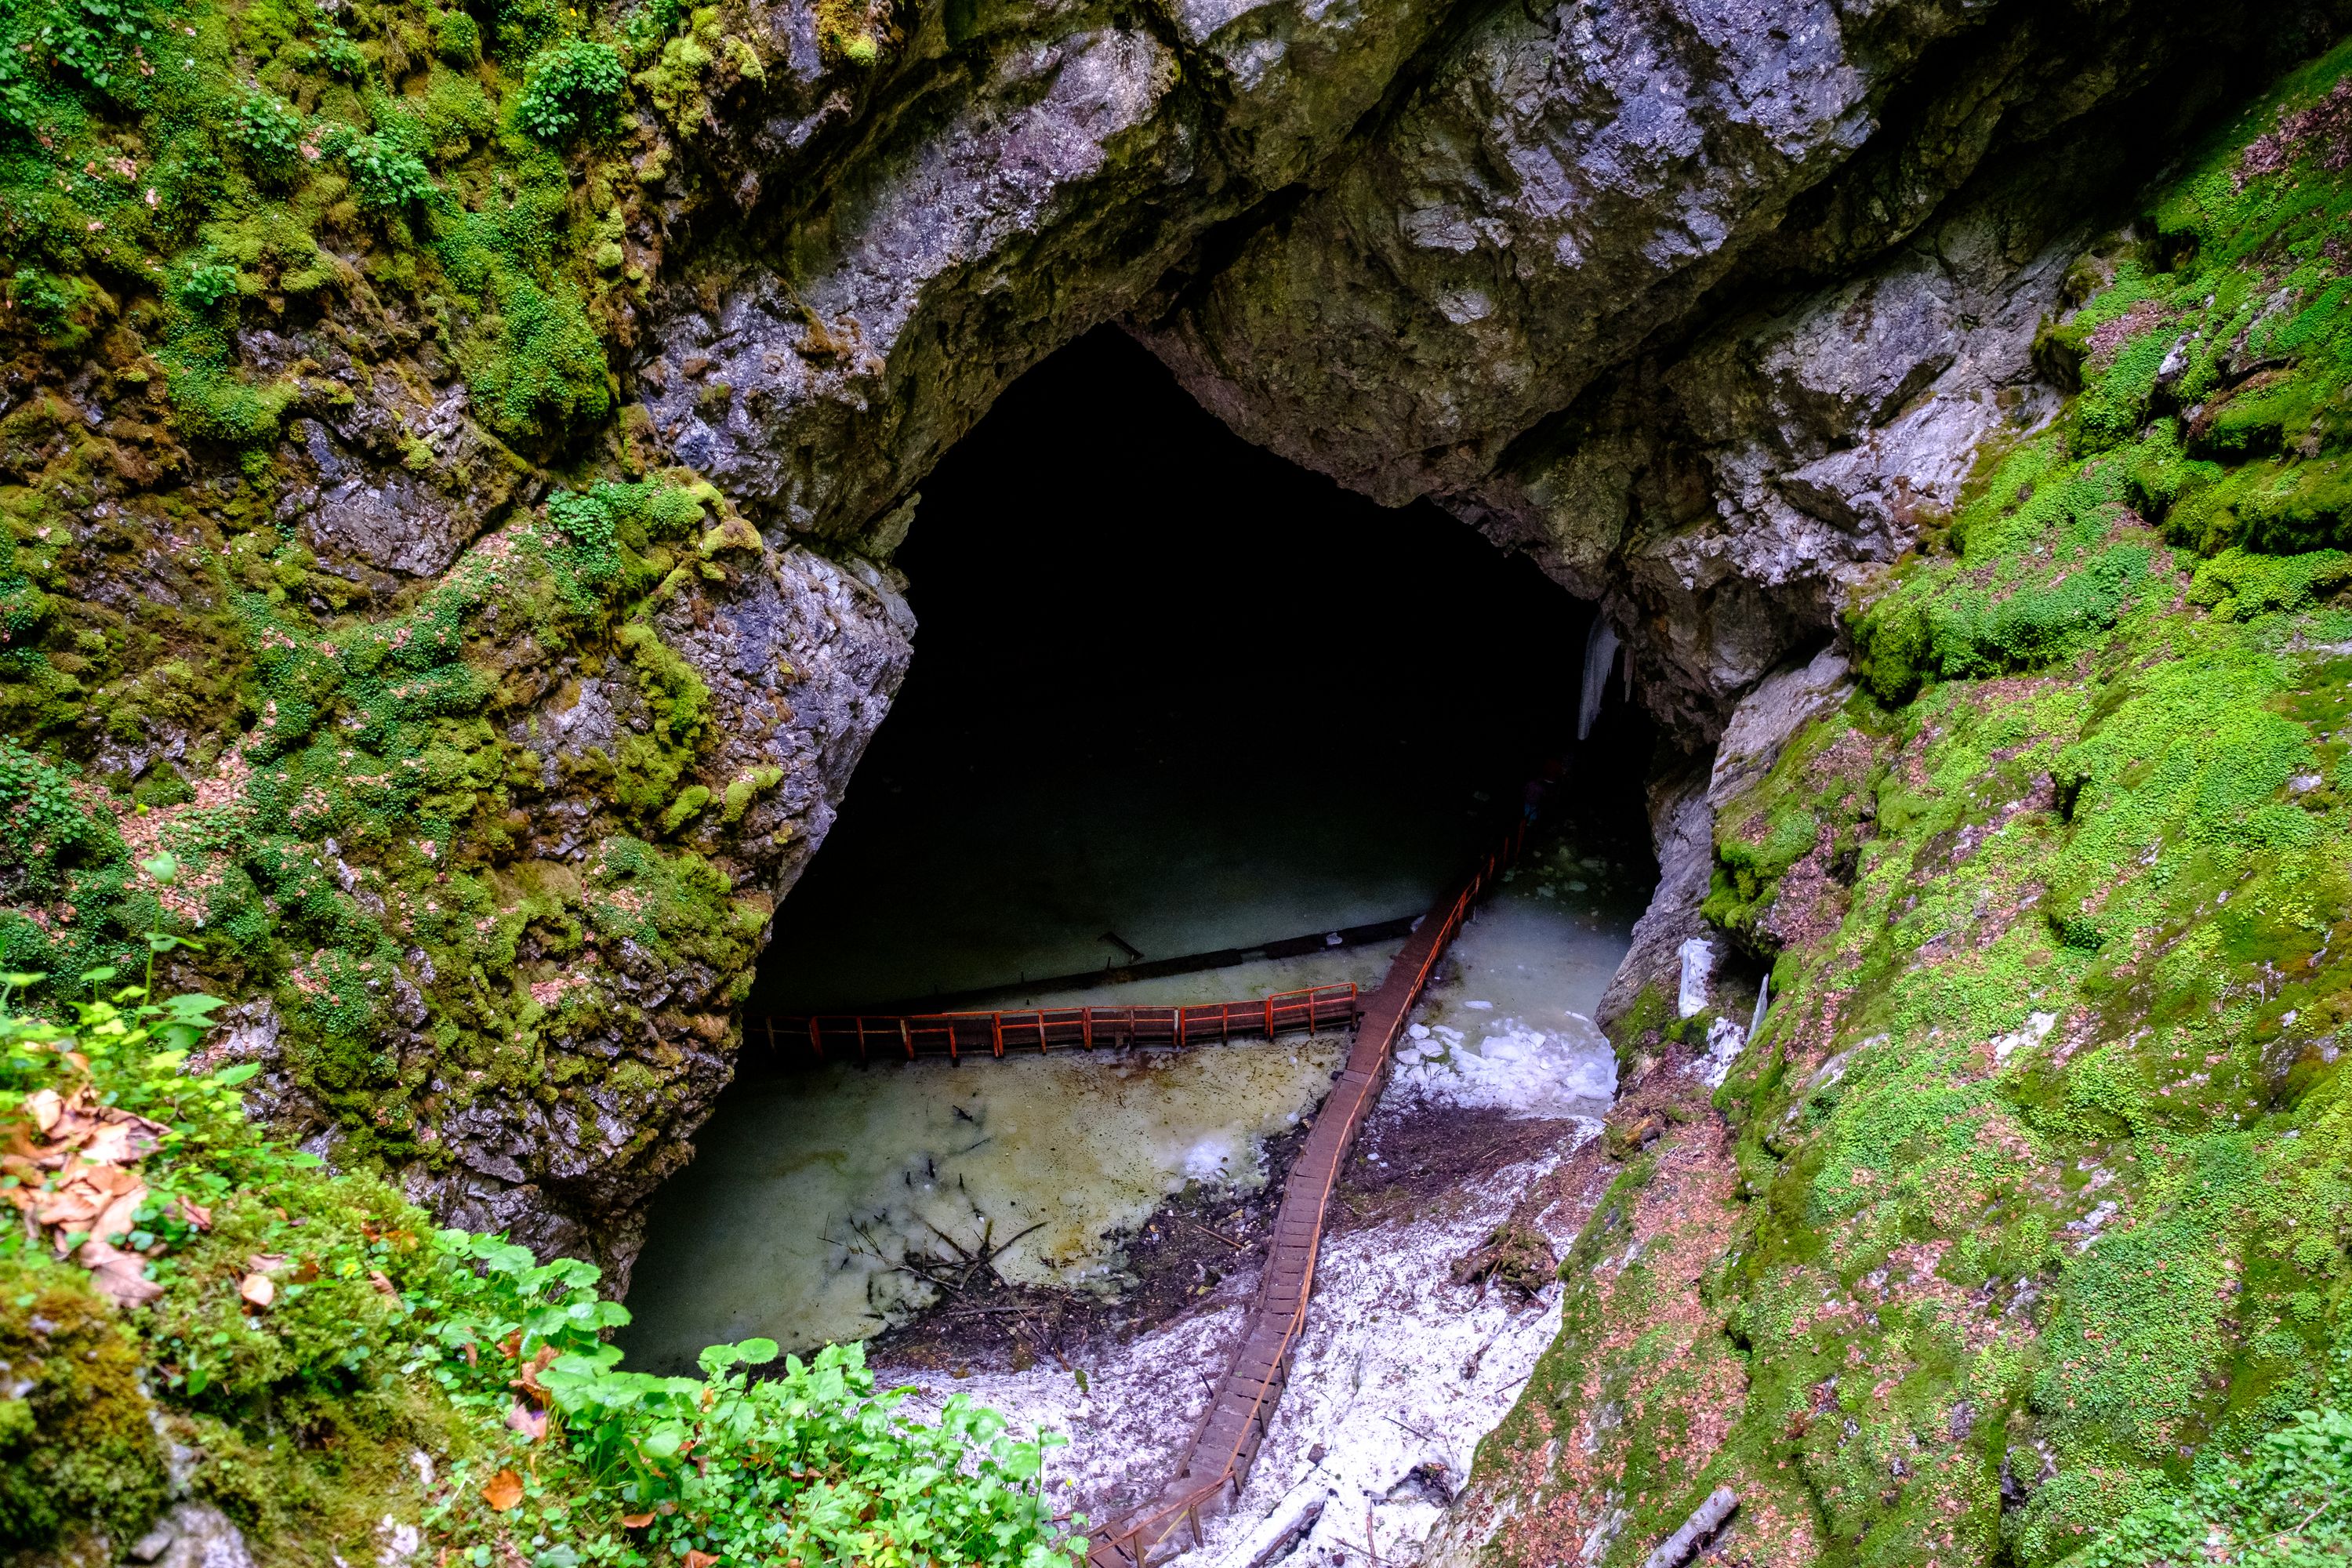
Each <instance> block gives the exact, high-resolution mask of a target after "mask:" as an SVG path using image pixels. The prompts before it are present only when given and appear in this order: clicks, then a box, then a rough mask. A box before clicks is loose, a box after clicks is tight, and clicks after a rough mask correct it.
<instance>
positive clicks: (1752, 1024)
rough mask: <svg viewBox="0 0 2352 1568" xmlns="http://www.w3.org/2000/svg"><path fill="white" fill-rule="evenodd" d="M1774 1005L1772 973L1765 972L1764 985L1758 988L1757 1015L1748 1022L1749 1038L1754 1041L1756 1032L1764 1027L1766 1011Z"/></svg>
mask: <svg viewBox="0 0 2352 1568" xmlns="http://www.w3.org/2000/svg"><path fill="white" fill-rule="evenodd" d="M1771 1004H1772V972H1771V971H1770V970H1769V969H1768V970H1766V971H1765V972H1764V984H1761V985H1759V986H1758V987H1757V988H1756V1014H1755V1016H1753V1017H1751V1018H1749V1019H1748V1038H1749V1039H1751V1040H1752V1039H1754V1038H1755V1037H1756V1031H1757V1030H1759V1029H1760V1028H1762V1027H1763V1026H1764V1009H1765V1008H1767V1007H1769V1006H1770V1005H1771Z"/></svg>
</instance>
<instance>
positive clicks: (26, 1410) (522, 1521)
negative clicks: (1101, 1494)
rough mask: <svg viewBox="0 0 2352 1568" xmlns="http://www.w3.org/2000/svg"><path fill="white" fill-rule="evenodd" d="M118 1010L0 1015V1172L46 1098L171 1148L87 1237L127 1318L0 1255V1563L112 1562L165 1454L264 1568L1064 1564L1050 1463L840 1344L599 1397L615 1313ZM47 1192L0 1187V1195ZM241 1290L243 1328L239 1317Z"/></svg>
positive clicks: (164, 1028)
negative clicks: (395, 1532) (139, 1128)
mask: <svg viewBox="0 0 2352 1568" xmlns="http://www.w3.org/2000/svg"><path fill="white" fill-rule="evenodd" d="M23 978H24V977H22V976H14V977H11V984H20V983H21V982H22V980H23ZM141 996H142V992H141V991H139V990H138V989H135V988H134V989H132V990H131V991H128V992H122V993H119V994H117V995H116V997H115V998H114V999H113V1000H112V1001H104V1000H101V1001H97V1002H92V1003H89V1004H85V1005H83V1006H82V1007H80V1008H79V1010H78V1013H79V1019H78V1023H77V1024H76V1025H74V1026H70V1027H60V1026H52V1025H47V1024H43V1023H39V1022H37V1021H33V1020H30V1019H27V1018H25V1017H22V1016H17V1015H16V1012H15V1011H14V1010H13V1009H10V1008H8V1007H7V1006H6V1005H5V994H0V1140H5V1141H8V1142H13V1143H14V1144H15V1145H16V1147H17V1148H18V1149H19V1150H22V1149H24V1148H27V1147H30V1146H32V1144H35V1143H37V1142H38V1139H37V1137H35V1136H33V1134H32V1121H31V1118H32V1115H33V1111H32V1110H31V1108H29V1107H28V1105H27V1101H28V1100H29V1099H30V1098H31V1097H32V1096H33V1095H35V1094H36V1093H37V1092H38V1091H40V1090H43V1089H50V1090H54V1091H56V1092H57V1093H58V1094H59V1095H60V1096H61V1097H68V1098H69V1097H70V1096H71V1095H72V1094H73V1093H74V1091H75V1090H76V1089H82V1088H86V1089H88V1091H89V1093H90V1094H91V1095H92V1096H93V1098H95V1099H96V1100H98V1101H100V1102H101V1103H104V1104H106V1105H110V1106H116V1107H120V1108H121V1109H122V1110H130V1111H135V1112H137V1113H138V1114H140V1115H142V1116H145V1117H148V1118H150V1119H152V1120H153V1121H158V1122H161V1123H163V1124H164V1125H165V1126H166V1127H167V1128H168V1129H169V1131H167V1132H166V1133H165V1134H164V1135H163V1140H162V1143H161V1146H160V1147H159V1148H158V1149H156V1150H155V1151H154V1152H152V1153H150V1154H148V1155H147V1156H146V1157H145V1159H144V1160H143V1161H142V1162H141V1173H142V1175H143V1178H144V1180H145V1182H146V1184H147V1189H148V1191H147V1197H146V1200H145V1201H144V1202H143V1203H142V1206H141V1207H140V1209H139V1211H138V1213H137V1215H135V1216H134V1220H133V1225H134V1228H133V1229H132V1230H131V1231H130V1232H127V1233H121V1234H118V1235H117V1236H116V1237H110V1238H100V1239H107V1240H111V1241H113V1242H114V1243H115V1244H116V1245H119V1246H121V1247H126V1248H131V1249H137V1250H141V1251H143V1252H145V1253H146V1254H147V1255H148V1261H147V1262H146V1264H145V1267H144V1272H145V1273H146V1275H147V1276H148V1277H149V1278H150V1279H152V1281H153V1282H154V1283H155V1284H157V1285H159V1286H160V1287H161V1290H162V1293H161V1294H160V1296H158V1297H157V1298H156V1299H155V1300H153V1301H152V1302H150V1303H148V1304H145V1305H140V1306H132V1307H124V1308H118V1307H116V1306H115V1305H114V1304H112V1303H111V1302H110V1301H108V1300H105V1299H104V1298H103V1297H102V1296H101V1295H100V1293H99V1292H98V1291H97V1290H95V1289H92V1288H91V1285H90V1283H89V1275H88V1273H87V1272H86V1271H85V1269H84V1268H82V1267H81V1265H80V1263H79V1262H77V1261H74V1260H72V1259H69V1258H68V1259H61V1258H58V1256H57V1253H56V1250H55V1249H54V1247H52V1246H50V1245H48V1243H47V1241H46V1240H44V1239H39V1238H28V1237H27V1236H26V1233H25V1231H24V1229H23V1228H21V1227H19V1226H16V1225H15V1224H11V1225H9V1226H5V1227H0V1363H5V1374H6V1377H7V1379H8V1381H7V1382H6V1383H5V1384H0V1391H5V1397H0V1553H12V1552H62V1553H64V1554H66V1555H67V1556H68V1558H74V1557H80V1556H91V1557H94V1558H95V1559H96V1560H97V1561H101V1562H106V1561H113V1560H114V1558H115V1557H117V1556H119V1555H120V1549H121V1546H122V1545H123V1544H124V1543H126V1542H128V1541H129V1540H131V1539H132V1538H135V1536H136V1535H137V1534H138V1533H139V1532H140V1531H142V1530H143V1529H144V1528H145V1526H146V1525H147V1524H148V1522H149V1521H151V1520H152V1518H153V1517H154V1515H155V1513H156V1511H157V1510H159V1509H160V1508H161V1507H162V1506H163V1504H164V1503H165V1502H166V1501H167V1500H170V1499H171V1498H172V1497H173V1496H174V1495H176V1493H175V1488H174V1486H173V1482H172V1479H171V1478H170V1474H169V1469H168V1467H167V1463H166V1450H167V1447H169V1446H179V1447H183V1448H184V1449H185V1450H186V1451H187V1462H188V1463H189V1464H190V1466H191V1468H190V1469H189V1471H188V1473H187V1475H186V1477H185V1479H184V1483H183V1484H184V1489H185V1491H186V1493H187V1494H188V1495H191V1496H193V1497H194V1499H196V1500H201V1501H205V1502H209V1503H212V1504H214V1505H215V1506H217V1507H219V1508H221V1509H222V1510H225V1511H226V1512H227V1513H228V1514H229V1515H230V1517H231V1518H232V1519H234V1520H235V1521H236V1522H237V1523H238V1524H239V1525H240V1526H241V1527H242V1528H243V1529H244V1530H245V1531H247V1534H248V1537H249V1539H250V1541H251V1542H252V1543H253V1545H254V1546H255V1548H256V1551H257V1554H258V1555H259V1556H260V1557H261V1559H262V1560H263V1561H265V1562H269V1563H289V1562H310V1563H321V1564H324V1563H330V1562H373V1561H375V1560H376V1555H377V1553H378V1552H380V1551H382V1550H383V1548H384V1547H385V1546H386V1545H387V1543H388V1542H391V1541H392V1539H393V1538H392V1537H391V1536H389V1535H387V1534H385V1533H383V1531H381V1529H380V1525H381V1523H382V1521H383V1520H384V1519H385V1518H386V1516H387V1515H389V1516H390V1517H391V1518H392V1519H393V1520H394V1521H395V1522H399V1523H406V1524H410V1525H416V1524H420V1523H421V1524H422V1525H423V1526H424V1527H425V1540H424V1545H423V1547H422V1549H421V1552H420V1554H419V1555H418V1556H417V1557H416V1559H415V1560H416V1561H417V1562H419V1563H440V1562H448V1563H467V1564H468V1565H469V1568H488V1565H489V1564H490V1563H494V1562H495V1563H504V1564H509V1565H513V1564H529V1565H530V1568H576V1565H577V1564H580V1563H598V1564H611V1565H614V1568H627V1565H630V1564H636V1563H668V1562H677V1561H685V1560H686V1558H687V1554H688V1552H707V1553H709V1554H712V1555H713V1556H715V1557H716V1558H717V1559H718V1560H719V1563H726V1564H733V1563H774V1564H778V1565H779V1568H782V1565H786V1564H792V1563H800V1564H803V1565H805V1568H814V1565H815V1564H819V1563H861V1564H876V1565H880V1568H899V1565H908V1568H911V1565H917V1564H928V1563H941V1564H946V1563H980V1564H1003V1565H1006V1568H1013V1565H1020V1568H1046V1565H1047V1564H1051V1563H1066V1562H1067V1561H1068V1560H1069V1556H1070V1553H1071V1552H1074V1551H1079V1552H1082V1551H1083V1550H1084V1542H1083V1540H1082V1539H1076V1538H1071V1537H1069V1536H1068V1535H1067V1534H1066V1530H1065V1527H1064V1526H1062V1525H1058V1524H1056V1523H1055V1521H1054V1520H1053V1518H1052V1514H1051V1510H1050V1508H1049V1507H1048V1506H1047V1504H1046V1503H1045V1500H1044V1499H1043V1495H1042V1494H1043V1481H1042V1470H1043V1464H1044V1459H1045V1447H1043V1446H1041V1445H1040V1444H1038V1443H1034V1442H1024V1441H1020V1440H1017V1439H1015V1438H1014V1437H1013V1436H1011V1435H1010V1434H1008V1433H1006V1432H1005V1431H1004V1430H1003V1422H1002V1421H1001V1420H1000V1419H999V1418H998V1417H996V1416H995V1415H992V1414H991V1413H989V1412H987V1411H984V1410H980V1409H976V1408H973V1407H972V1406H971V1405H969V1404H967V1403H966V1402H964V1401H962V1400H961V1399H956V1400H951V1401H950V1404H949V1405H948V1407H947V1409H946V1411H945V1412H944V1414H943V1415H942V1417H941V1420H940V1424H939V1425H937V1426H926V1425H923V1424H919V1423H917V1422H914V1421H912V1420H910V1419H908V1417H906V1416H905V1415H901V1414H899V1413H898V1412H897V1410H896V1409H895V1406H896V1405H897V1404H898V1401H899V1399H900V1398H901V1397H902V1396H903V1391H898V1392H890V1391H882V1390H877V1388H876V1386H875V1384H874V1380H873V1377H872V1375H871V1374H870V1373H867V1372H866V1369H865V1363H864V1358H863V1354H862V1352H861V1351H860V1349H859V1348H858V1347H856V1346H851V1347H848V1348H846V1349H840V1348H835V1349H828V1350H826V1351H824V1352H820V1353H819V1355H818V1356H817V1358H816V1359H815V1361H814V1363H808V1364H803V1363H801V1362H800V1361H799V1360H798V1359H797V1358H785V1360H784V1362H783V1363H782V1370H781V1373H780V1372H779V1369H778V1367H777V1365H776V1347H775V1345H774V1344H773V1343H772V1342H765V1341H751V1342H746V1343H744V1344H741V1345H734V1346H721V1347H717V1348H714V1349H713V1350H711V1351H710V1352H707V1353H706V1354H705V1356H704V1357H703V1367H704V1373H705V1375H704V1376H703V1377H701V1378H656V1377H650V1376H646V1375H644V1374H641V1373H627V1372H625V1371H622V1370H619V1369H618V1368H617V1367H616V1365H615V1364H614V1363H616V1361H617V1360H618V1355H619V1352H617V1351H614V1349H612V1348H611V1347H610V1346H607V1345H605V1344H604V1342H603V1340H602V1335H603V1333H604V1331H605V1330H608V1329H610V1328H611V1327H613V1326H614V1325H616V1324H619V1323H623V1322H625V1321H627V1318H628V1313H627V1311H626V1310H625V1309H623V1308H621V1307H620V1306H618V1305H616V1304H614V1303H612V1302H609V1301H603V1300H598V1298H597V1296H596V1292H595V1289H594V1286H595V1283H596V1279H597V1271H596V1270H595V1268H593V1267H590V1266H589V1265H586V1264H583V1263H578V1262H573V1261H571V1260H568V1259H559V1260H557V1261H556V1262H554V1263H551V1264H548V1265H544V1266H542V1265H540V1264H538V1263H537V1262H535V1261H534V1260H533V1258H531V1256H530V1254H529V1253H528V1252H526V1251H524V1250H523V1249H522V1248H520V1247H512V1246H509V1245H506V1244H504V1243H502V1242H500V1241H499V1240H497V1239H496V1238H493V1237H478V1236H469V1235H467V1234H466V1233H464V1232H462V1231H438V1232H436V1230H434V1229H433V1227H432V1225H431V1222H430V1220H429V1218H428V1217H427V1216H426V1215H424V1214H423V1213H421V1212H420V1211H418V1210H416V1209H415V1208H414V1207H412V1206H410V1205H407V1204H405V1203H404V1202H402V1201H401V1199H400V1198H399V1197H398V1195H397V1194H394V1192H393V1191H392V1190H391V1189H390V1188H388V1187H386V1186H384V1185H383V1184H382V1183H380V1182H378V1181H376V1180H374V1179H373V1178H371V1177H368V1176H364V1175H334V1174H329V1173H326V1172H325V1171H324V1169H323V1168H322V1167H321V1166H320V1163H319V1162H318V1161H317V1160H316V1159H315V1158H313V1157H311V1156H310V1155H307V1154H302V1153H299V1152H295V1151H292V1150H290V1149H288V1148H287V1147H285V1146H283V1145H281V1144H279V1143H278V1142H275V1141H273V1140H272V1139H270V1138H268V1137H267V1136H266V1135H264V1134H263V1133H262V1132H261V1131H260V1130H259V1129H258V1128H257V1127H256V1126H255V1125H254V1124H252V1123H251V1122H248V1121H247V1120H246V1119H245V1116H244V1112H243V1110H242V1108H241V1106H240V1104H239V1096H238V1093H237V1090H236V1084H237V1083H238V1082H239V1081H241V1079H242V1078H243V1077H244V1076H246V1075H247V1074H249V1073H250V1071H251V1070H252V1069H251V1068H227V1069H226V1070H222V1071H215V1072H193V1073H192V1072H190V1071H188V1070H186V1068H187V1056H188V1049H189V1047H191V1046H192V1045H194V1043H195V1042H196V1040H197V1039H198V1038H199V1037H200V1036H201V1034H202V1032H203V1028H204V1021H205V1017H206V1016H207V1015H208V1014H209V1013H210V1012H211V1011H212V1010H213V1009H214V1008H215V1007H217V1006H218V1005H219V1004H217V1003H215V1002H211V1001H210V1000H209V999H207V998H200V997H199V998H188V997H183V998H180V999H178V1000H176V1001H175V1002H173V1003H172V1004H171V1005H167V1006H160V1007H159V1006H149V1005H143V1004H142V1001H141ZM54 1179H55V1178H54V1177H28V1175H27V1173H25V1172H23V1171H22V1170H20V1169H16V1168H13V1167H12V1168H11V1170H10V1171H9V1173H7V1174H5V1176H0V1196H5V1195H9V1194H7V1192H6V1189H23V1188H25V1186H26V1183H27V1181H28V1180H31V1181H32V1183H33V1185H34V1186H35V1187H37V1186H39V1185H40V1184H41V1183H42V1181H44V1180H54ZM183 1205H193V1206H192V1207H188V1206H183ZM0 1214H5V1215H9V1216H10V1217H11V1218H12V1220H13V1218H14V1217H15V1215H16V1210H15V1209H14V1208H12V1207H6V1206H5V1205H0ZM198 1215H200V1216H202V1219H203V1222H204V1223H203V1224H202V1225H199V1224H197V1223H194V1216H198ZM79 1239H80V1238H79V1233H76V1234H69V1235H68V1236H67V1237H65V1238H64V1240H65V1241H66V1243H67V1244H68V1245H71V1246H79ZM257 1259H259V1260H264V1261H267V1262H268V1269H269V1272H270V1274H271V1275H272V1276H273V1277H274V1279H276V1281H277V1283H276V1287H275V1292H274V1295H273V1296H272V1298H271V1299H270V1300H268V1301H267V1302H266V1303H256V1302H254V1301H253V1300H250V1299H249V1297H248V1296H247V1295H246V1294H243V1293H241V1282H243V1281H244V1280H246V1279H249V1278H250V1277H251V1275H252V1274H253V1273H254V1271H255V1269H256V1267H257ZM534 1383H535V1384H536V1385H537V1387H536V1389H533V1388H532V1386H531V1385H532V1384H534ZM538 1421H543V1422H544V1431H543V1434H534V1433H533V1432H532V1431H531V1430H530V1428H531V1427H532V1426H534V1424H535V1422H538ZM1080 1522H1081V1527H1082V1521H1080ZM93 1531H95V1532H100V1533H103V1534H104V1535H106V1536H108V1537H110V1539H111V1541H112V1542H114V1543H115V1551H114V1552H112V1553H111V1554H104V1553H103V1552H102V1549H100V1548H97V1547H94V1546H93V1545H92V1544H91V1542H89V1535H90V1534H91V1532H93Z"/></svg>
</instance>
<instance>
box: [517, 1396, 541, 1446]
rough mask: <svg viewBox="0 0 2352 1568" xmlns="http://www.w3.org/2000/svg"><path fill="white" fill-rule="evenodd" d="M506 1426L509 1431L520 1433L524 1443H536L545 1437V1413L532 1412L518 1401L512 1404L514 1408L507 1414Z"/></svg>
mask: <svg viewBox="0 0 2352 1568" xmlns="http://www.w3.org/2000/svg"><path fill="white" fill-rule="evenodd" d="M507 1426H508V1427H509V1429H510V1430H512V1431H516V1432H520V1433H521V1434H522V1435H523V1437H524V1439H525V1440H526V1441H528V1442H532V1443H536V1442H538V1441H539V1440H540V1439H541V1437H544V1436H547V1412H546V1411H544V1410H534V1409H532V1408H531V1407H530V1405H526V1404H524V1403H523V1402H522V1401H521V1400H520V1399H518V1400H516V1401H515V1402H514V1408H512V1409H511V1410H509V1411H508V1412H507Z"/></svg>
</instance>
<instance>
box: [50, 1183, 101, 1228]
mask: <svg viewBox="0 0 2352 1568" xmlns="http://www.w3.org/2000/svg"><path fill="white" fill-rule="evenodd" d="M109 1196H110V1194H106V1193H101V1192H100V1191H98V1190H97V1189H96V1188H94V1187H92V1186H91V1185H90V1184H89V1183H88V1182H76V1183H74V1184H72V1185H70V1186H64V1187H59V1188H58V1189H57V1190H56V1191H55V1192H51V1193H44V1194H40V1196H39V1198H38V1199H37V1202H36V1203H35V1205H34V1207H33V1218H34V1219H36V1220H37V1221H38V1222H39V1223H41V1224H42V1225H46V1226H55V1227H56V1228H57V1229H58V1231H60V1232H63V1231H68V1230H88V1229H89V1222H90V1221H92V1220H94V1219H96V1218H97V1217H98V1216H99V1215H102V1214H104V1213H105V1212H106V1205H107V1200H108V1198H109ZM58 1239H59V1240H60V1241H63V1240H64V1237H63V1236H62V1235H60V1236H59V1237H58Z"/></svg>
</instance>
